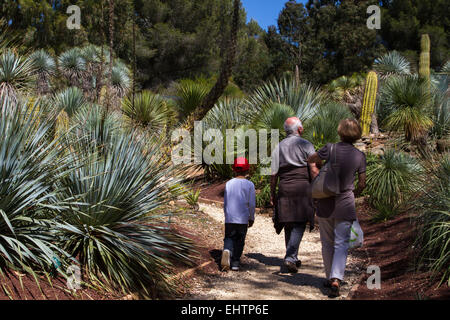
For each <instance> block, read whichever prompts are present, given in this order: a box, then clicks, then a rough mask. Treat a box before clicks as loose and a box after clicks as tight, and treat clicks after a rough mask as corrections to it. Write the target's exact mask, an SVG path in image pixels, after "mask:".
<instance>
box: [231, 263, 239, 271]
mask: <svg viewBox="0 0 450 320" xmlns="http://www.w3.org/2000/svg"><path fill="white" fill-rule="evenodd" d="M231 270H232V271H239V264H232V265H231Z"/></svg>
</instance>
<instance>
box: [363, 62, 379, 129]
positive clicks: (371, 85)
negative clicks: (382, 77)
mask: <svg viewBox="0 0 450 320" xmlns="http://www.w3.org/2000/svg"><path fill="white" fill-rule="evenodd" d="M377 90H378V77H377V74H376V73H375V72H373V71H371V72H369V74H368V75H367V80H366V88H365V89H364V101H363V108H362V111H361V128H362V131H363V135H364V136H367V135H369V134H370V125H371V123H372V114H373V112H374V109H375V102H376V100H377Z"/></svg>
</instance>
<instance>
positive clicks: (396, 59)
mask: <svg viewBox="0 0 450 320" xmlns="http://www.w3.org/2000/svg"><path fill="white" fill-rule="evenodd" d="M373 68H374V70H375V71H376V72H377V73H378V75H379V76H380V78H381V79H387V78H389V77H390V76H396V75H409V74H411V67H410V63H409V61H408V60H407V59H406V58H405V57H403V56H402V55H401V54H400V53H398V52H397V51H391V52H389V53H387V54H385V55H384V56H382V57H381V58H379V59H377V60H375V64H374V66H373Z"/></svg>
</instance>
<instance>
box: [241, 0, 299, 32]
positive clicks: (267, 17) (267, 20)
mask: <svg viewBox="0 0 450 320" xmlns="http://www.w3.org/2000/svg"><path fill="white" fill-rule="evenodd" d="M286 2H288V0H242V3H243V5H244V7H245V10H246V11H247V19H248V21H250V19H252V18H253V19H254V20H256V21H258V23H259V25H260V26H261V27H262V28H263V29H266V30H267V27H268V26H270V25H277V19H278V15H279V14H280V11H281V9H283V7H284V4H285V3H286ZM297 2H306V0H305V1H298V0H297Z"/></svg>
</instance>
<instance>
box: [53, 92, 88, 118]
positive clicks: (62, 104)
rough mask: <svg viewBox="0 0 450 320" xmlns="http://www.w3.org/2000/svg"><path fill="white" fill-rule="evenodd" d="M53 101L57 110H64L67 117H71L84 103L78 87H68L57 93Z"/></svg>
mask: <svg viewBox="0 0 450 320" xmlns="http://www.w3.org/2000/svg"><path fill="white" fill-rule="evenodd" d="M53 103H54V106H55V107H56V108H57V110H64V111H65V112H67V114H68V116H69V117H72V116H73V115H74V114H75V113H76V112H77V111H78V110H80V109H81V108H82V107H83V106H84V105H85V104H86V100H85V99H84V95H83V92H82V91H81V90H80V89H78V88H77V87H70V88H67V89H65V90H64V91H61V92H59V93H57V94H56V95H55V96H54V98H53Z"/></svg>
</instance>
